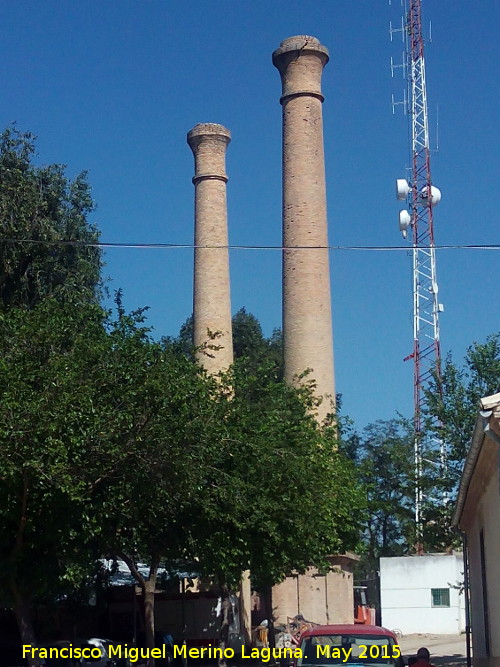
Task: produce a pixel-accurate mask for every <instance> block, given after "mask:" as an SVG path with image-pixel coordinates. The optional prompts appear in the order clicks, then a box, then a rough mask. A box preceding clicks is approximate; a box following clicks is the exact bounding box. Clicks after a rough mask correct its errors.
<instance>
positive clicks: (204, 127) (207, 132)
mask: <svg viewBox="0 0 500 667" xmlns="http://www.w3.org/2000/svg"><path fill="white" fill-rule="evenodd" d="M206 136H213V137H221V138H222V139H225V140H226V142H227V143H229V142H230V141H231V132H230V131H229V130H228V129H227V127H224V125H219V124H218V123H198V124H197V125H195V126H194V127H193V129H192V130H190V131H189V132H188V135H187V140H188V143H190V142H191V141H192V140H193V139H196V138H198V137H206Z"/></svg>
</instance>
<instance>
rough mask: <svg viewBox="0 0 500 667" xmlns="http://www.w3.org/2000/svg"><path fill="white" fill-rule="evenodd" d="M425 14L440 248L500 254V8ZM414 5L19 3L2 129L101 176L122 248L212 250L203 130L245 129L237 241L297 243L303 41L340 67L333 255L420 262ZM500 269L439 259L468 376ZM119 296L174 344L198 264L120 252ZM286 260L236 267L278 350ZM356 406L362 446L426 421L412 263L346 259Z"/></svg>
mask: <svg viewBox="0 0 500 667" xmlns="http://www.w3.org/2000/svg"><path fill="white" fill-rule="evenodd" d="M480 8H481V9H480V11H479V5H478V4H477V3H473V2H471V1H469V2H459V3H457V2H456V1H452V0H423V10H424V22H425V24H426V25H427V24H428V21H429V20H432V43H431V44H428V45H426V49H427V50H426V63H427V84H428V99H429V113H430V127H431V135H432V136H433V137H434V139H435V138H436V107H437V105H439V151H438V152H437V153H436V154H433V156H432V170H433V181H434V183H435V184H436V185H437V186H438V187H439V188H440V189H441V190H442V193H443V198H442V201H441V203H440V204H439V207H438V208H436V209H435V225H436V228H435V234H436V242H437V243H438V244H449V245H452V244H478V243H500V233H499V225H498V200H495V194H494V193H495V192H496V188H497V187H498V183H500V173H499V172H500V167H499V159H498V146H499V143H500V142H499V139H500V137H499V134H500V123H499V114H498V106H499V98H500V90H499V76H498V67H497V63H498V62H499V60H500V53H499V50H500V46H499V40H498V35H497V26H498V24H499V23H500V3H497V2H494V1H490V2H483V3H480ZM401 11H402V10H401V8H400V5H399V0H392V5H391V6H390V5H389V4H388V2H387V0H356V1H353V0H316V1H315V2H307V1H305V0H303V1H298V0H287V1H284V0H274V1H269V0H267V1H266V2H265V1H263V0H249V1H248V2H243V1H241V0H218V1H217V0H213V1H211V2H209V1H208V0H205V1H200V0H191V2H189V3H184V2H178V1H168V0H163V1H159V0H140V1H139V0H137V1H134V2H132V1H130V0H107V1H102V0H92V1H91V0H78V1H76V0H75V1H72V2H69V1H66V2H63V1H57V2H56V1H55V0H45V1H43V2H40V1H37V2H26V1H22V0H21V1H19V2H8V3H4V5H3V10H2V24H3V29H2V39H1V41H0V60H1V62H2V70H1V71H2V77H3V86H2V95H1V96H0V116H1V121H0V126H1V127H5V126H7V125H8V124H9V123H11V122H12V121H17V124H18V127H19V128H20V129H22V130H30V131H32V132H34V133H35V134H36V135H38V137H39V139H38V144H37V145H38V151H39V154H40V161H41V162H44V163H49V162H59V163H64V164H66V165H68V174H69V175H71V176H75V175H76V174H77V173H78V172H79V171H81V170H83V169H87V170H89V179H90V182H91V184H92V186H93V196H94V198H95V200H96V202H97V205H98V208H97V210H96V212H95V214H93V216H92V219H93V221H95V222H96V223H97V224H98V225H99V227H100V229H101V231H102V240H103V241H115V242H139V243H148V242H149V243H155V242H157V243H180V244H186V243H192V239H193V191H194V189H193V185H192V183H191V177H192V175H193V160H192V155H191V152H190V150H189V148H188V146H187V143H186V133H187V132H188V130H190V129H191V128H192V127H193V126H194V125H195V124H196V123H199V122H216V123H222V124H223V125H225V126H226V127H228V128H229V129H230V130H231V132H232V135H233V141H232V143H231V145H230V146H229V149H228V155H227V169H228V174H229V178H230V180H229V183H228V207H229V236H230V242H231V244H234V245H244V244H251V245H260V244H262V245H279V243H280V240H281V108H280V105H279V96H280V81H279V74H278V72H277V70H276V69H275V68H274V67H273V66H272V64H271V53H272V51H273V50H274V49H275V48H277V47H278V46H279V43H280V41H281V40H283V39H285V38H286V37H288V36H290V35H295V34H311V35H314V36H316V37H318V38H319V39H320V40H321V41H322V43H323V44H325V45H326V46H327V47H328V48H329V49H330V55H331V61H330V63H329V64H328V65H327V67H326V68H325V72H324V78H323V91H324V94H325V103H324V106H323V112H324V126H325V152H326V168H327V189H328V217H329V229H330V243H331V244H332V245H340V246H352V245H354V246H360V245H383V246H390V245H400V244H401V241H402V239H401V236H400V234H399V232H398V229H397V218H398V212H399V210H400V208H401V205H400V203H399V202H397V201H396V199H395V196H394V180H395V179H396V178H398V177H404V176H405V175H406V172H405V168H406V167H407V166H408V151H409V145H408V130H407V117H405V116H403V114H402V113H401V111H400V110H398V111H397V112H396V114H395V115H393V114H392V109H391V94H392V93H394V95H395V97H396V98H399V97H401V95H402V91H403V87H404V84H403V80H402V79H401V78H400V77H399V78H394V79H392V78H391V74H390V67H389V63H390V58H391V56H392V57H393V58H394V60H395V61H397V60H398V58H400V56H401V51H402V44H401V42H398V41H397V39H396V40H395V41H394V42H392V43H391V41H390V39H389V33H388V27H389V21H390V20H392V21H393V23H398V22H399V21H400V16H401ZM499 259H500V254H499V253H498V252H496V251H479V250H443V251H438V253H437V267H438V281H439V287H440V297H441V301H442V302H443V304H444V306H445V312H444V313H443V314H442V317H441V340H442V349H443V350H444V351H447V350H452V351H453V354H454V356H455V358H456V359H457V360H459V359H461V357H462V356H463V354H464V353H465V350H466V348H467V346H468V345H469V344H470V343H471V342H472V341H474V340H477V341H480V340H484V338H485V337H486V335H487V334H489V333H492V332H495V331H498V330H499V329H500V324H499V316H498V303H497V289H495V288H496V287H497V285H498V275H499V272H498V262H499ZM106 262H107V266H106V274H107V275H108V276H110V277H111V278H112V282H111V283H110V284H111V287H112V288H118V287H121V288H123V289H124V292H125V304H126V306H127V307H129V308H136V307H139V306H145V305H147V306H150V311H149V322H150V324H151V325H152V326H153V327H154V328H155V331H156V332H157V334H158V335H162V334H175V333H177V331H178V330H179V327H180V325H181V324H182V322H183V321H184V320H185V318H186V317H187V316H188V315H189V314H190V312H191V305H192V304H191V302H192V250H190V249H170V250H144V249H113V250H109V251H108V252H107V253H106ZM280 274H281V256H280V252H279V251H276V250H262V251H257V250H246V251H244V250H233V251H231V281H232V306H233V311H236V310H238V309H239V308H240V307H242V306H245V307H246V308H247V310H248V311H250V312H252V313H254V314H255V315H256V316H257V317H258V318H259V319H260V321H261V322H262V325H263V328H264V331H265V333H266V334H270V333H271V332H272V329H273V328H274V327H277V326H280V324H281V275H280ZM331 278H332V303H333V316H334V336H335V365H336V381H337V388H338V390H339V391H340V392H341V393H342V394H343V399H344V411H345V412H346V413H347V414H348V415H350V416H351V417H352V418H353V419H354V421H355V423H356V425H357V426H358V427H362V426H364V425H365V424H366V423H368V422H370V421H374V420H376V419H379V418H382V419H387V418H390V417H392V416H394V415H395V413H396V411H400V412H402V413H403V414H405V415H407V416H410V415H411V413H412V396H413V388H412V383H413V368H412V366H411V361H410V362H406V363H403V361H402V360H403V358H404V357H405V356H406V355H408V354H409V353H410V352H411V351H412V296H411V259H410V256H409V255H408V254H407V253H406V252H368V251H359V250H358V251H347V250H337V251H332V252H331Z"/></svg>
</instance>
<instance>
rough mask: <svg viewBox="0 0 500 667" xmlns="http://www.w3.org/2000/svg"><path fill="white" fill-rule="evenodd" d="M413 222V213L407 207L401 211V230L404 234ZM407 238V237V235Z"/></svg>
mask: <svg viewBox="0 0 500 667" xmlns="http://www.w3.org/2000/svg"><path fill="white" fill-rule="evenodd" d="M410 224H411V215H410V214H409V213H408V211H407V210H406V209H404V210H403V211H400V212H399V231H400V232H403V235H404V234H405V233H406V230H407V229H408V227H409V226H410ZM405 238H406V237H405Z"/></svg>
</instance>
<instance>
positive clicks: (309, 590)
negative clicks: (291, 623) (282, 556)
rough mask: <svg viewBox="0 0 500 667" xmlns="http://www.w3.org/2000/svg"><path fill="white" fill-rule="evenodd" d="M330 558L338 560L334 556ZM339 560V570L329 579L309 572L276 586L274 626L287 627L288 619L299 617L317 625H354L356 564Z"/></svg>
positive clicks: (312, 571) (333, 572)
mask: <svg viewBox="0 0 500 667" xmlns="http://www.w3.org/2000/svg"><path fill="white" fill-rule="evenodd" d="M330 558H331V560H332V561H333V560H335V556H332V557H330ZM338 560H339V563H338V564H337V565H336V569H335V570H333V571H331V572H328V574H326V575H320V574H318V572H317V570H316V569H314V568H310V569H309V570H308V571H307V572H306V573H305V574H301V575H299V576H294V577H287V578H286V579H285V581H283V582H282V583H281V584H278V585H277V586H274V587H273V592H272V605H273V617H274V619H275V623H278V624H286V622H287V617H293V616H296V615H297V614H302V616H303V617H304V618H305V619H306V620H307V621H312V622H314V623H321V624H334V623H353V622H354V595H353V576H352V562H354V561H351V560H350V559H348V558H344V557H338ZM332 564H333V565H335V564H334V563H332ZM337 568H338V569H337Z"/></svg>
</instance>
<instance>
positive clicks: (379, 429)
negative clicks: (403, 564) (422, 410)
mask: <svg viewBox="0 0 500 667" xmlns="http://www.w3.org/2000/svg"><path fill="white" fill-rule="evenodd" d="M343 448H344V450H346V451H347V452H348V454H349V456H350V457H351V458H352V459H353V460H354V461H355V463H356V465H357V468H358V471H359V475H360V481H361V483H362V485H363V488H364V490H365V493H366V498H367V506H368V512H367V517H366V521H365V523H364V527H363V541H364V545H365V553H366V556H367V560H368V561H369V562H370V563H371V564H372V565H374V564H375V563H376V561H377V559H378V558H379V557H380V556H400V555H403V554H405V553H409V552H410V550H411V545H412V544H413V541H414V520H413V519H414V496H415V475H414V463H413V437H412V433H411V429H410V428H409V426H408V424H407V423H405V422H404V421H403V420H401V419H392V420H389V421H381V420H380V421H377V422H375V423H374V424H370V425H368V426H367V427H366V428H365V429H364V430H363V432H362V433H361V435H359V434H357V433H352V434H351V435H350V436H349V437H347V438H346V439H345V441H344V443H343ZM375 569H377V568H376V567H375Z"/></svg>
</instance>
